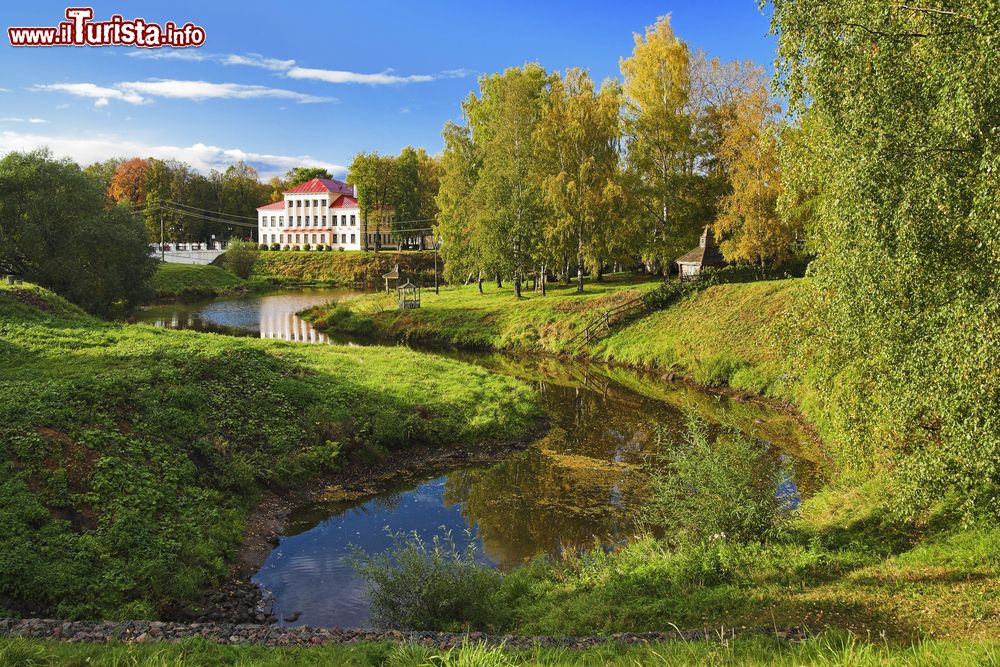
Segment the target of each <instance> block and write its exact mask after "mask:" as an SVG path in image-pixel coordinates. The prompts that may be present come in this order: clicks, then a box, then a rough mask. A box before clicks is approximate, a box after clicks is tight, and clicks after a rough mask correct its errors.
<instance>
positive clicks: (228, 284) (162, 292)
mask: <svg viewBox="0 0 1000 667" xmlns="http://www.w3.org/2000/svg"><path fill="white" fill-rule="evenodd" d="M148 285H149V288H150V289H152V290H153V294H154V295H155V296H156V298H157V299H172V298H177V299H194V298H199V297H209V296H214V295H216V294H223V293H225V292H230V291H233V290H237V289H241V288H244V287H246V286H247V285H248V283H247V281H245V280H243V279H242V278H240V277H239V276H236V275H234V274H232V273H230V272H229V271H226V270H225V269H223V268H221V267H218V266H214V265H212V264H205V265H202V264H170V263H167V262H164V263H161V264H160V265H159V266H157V267H156V273H154V274H153V275H152V277H150V279H149V283H148Z"/></svg>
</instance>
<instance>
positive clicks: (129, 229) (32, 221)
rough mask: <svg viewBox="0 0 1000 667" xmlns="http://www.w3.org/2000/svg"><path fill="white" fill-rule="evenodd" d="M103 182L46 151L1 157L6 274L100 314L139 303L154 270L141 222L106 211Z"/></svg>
mask: <svg viewBox="0 0 1000 667" xmlns="http://www.w3.org/2000/svg"><path fill="white" fill-rule="evenodd" d="M105 202H106V199H105V191H104V188H103V184H102V183H101V182H100V181H99V180H98V179H96V178H93V177H92V176H90V175H88V174H85V173H84V172H83V171H82V170H81V169H80V168H79V166H77V165H76V164H74V163H73V162H71V161H69V160H56V159H54V158H53V157H52V155H51V153H49V152H48V151H47V150H37V151H33V152H30V153H9V154H8V155H6V156H5V157H4V158H3V159H2V160H0V272H3V273H14V274H16V275H18V276H20V277H21V278H23V279H24V280H28V281H31V282H35V283H38V284H40V285H42V286H44V287H48V288H49V289H52V290H54V291H55V292H57V293H59V294H61V295H62V296H64V297H66V298H67V299H69V300H70V301H73V302H74V303H76V304H78V305H80V306H81V307H83V308H85V309H86V310H89V311H90V312H93V313H96V314H102V315H106V314H110V313H112V312H114V311H116V310H119V309H123V308H127V307H129V306H131V305H132V304H134V303H136V302H137V301H138V300H139V299H140V298H141V297H142V296H143V295H144V292H145V282H146V279H147V278H148V277H149V276H150V275H151V274H152V272H153V270H154V268H155V260H154V259H152V258H151V257H150V255H149V246H148V245H147V244H146V240H145V237H144V234H143V231H142V222H141V220H139V219H138V218H137V217H136V216H135V215H133V214H132V213H131V212H130V211H129V210H128V208H127V207H124V206H116V207H113V208H112V209H111V210H108V209H106V207H105Z"/></svg>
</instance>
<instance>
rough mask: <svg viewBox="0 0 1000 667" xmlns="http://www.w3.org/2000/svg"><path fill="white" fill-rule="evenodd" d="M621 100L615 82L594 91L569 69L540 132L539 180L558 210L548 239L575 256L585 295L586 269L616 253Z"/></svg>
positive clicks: (553, 90)
mask: <svg viewBox="0 0 1000 667" xmlns="http://www.w3.org/2000/svg"><path fill="white" fill-rule="evenodd" d="M620 100H621V92H620V90H619V88H618V86H617V85H616V84H614V83H613V82H605V84H604V85H603V86H601V88H600V90H598V91H595V89H594V82H593V81H592V80H591V78H590V76H589V75H588V74H587V73H586V72H585V71H583V70H579V69H571V70H568V71H567V72H566V76H565V78H563V79H556V80H554V81H553V82H552V85H551V86H550V89H549V93H548V96H547V98H546V102H545V106H544V109H543V111H542V116H541V121H540V122H539V124H538V130H537V132H536V140H537V142H538V150H539V166H538V169H539V179H540V182H541V183H542V188H543V192H544V196H545V201H546V202H547V203H548V204H549V206H551V207H552V209H553V211H554V216H553V222H552V224H551V225H550V226H548V227H547V228H546V237H547V239H548V240H549V242H551V243H556V244H562V245H563V246H564V247H565V248H566V249H567V254H569V253H572V254H571V255H570V256H572V257H573V258H574V259H575V263H576V274H577V291H578V292H582V291H583V273H584V268H585V267H589V268H590V269H592V270H593V271H595V272H599V271H600V270H601V267H602V266H603V263H604V262H605V261H607V259H608V258H609V256H610V255H611V254H612V249H611V243H610V239H611V238H612V236H613V234H612V228H613V225H614V224H615V223H616V222H617V218H616V215H615V214H616V210H617V204H619V203H620V202H621V201H622V199H623V193H622V188H621V184H620V181H619V179H618V174H619V169H618V166H619V161H618V156H619V154H618V141H619V137H620V125H619V115H618V111H619V108H620Z"/></svg>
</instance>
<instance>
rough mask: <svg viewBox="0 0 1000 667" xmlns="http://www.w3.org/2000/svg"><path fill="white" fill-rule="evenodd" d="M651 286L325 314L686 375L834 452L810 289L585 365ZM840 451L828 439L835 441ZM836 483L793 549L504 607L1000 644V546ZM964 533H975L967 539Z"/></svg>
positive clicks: (748, 293)
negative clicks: (787, 339)
mask: <svg viewBox="0 0 1000 667" xmlns="http://www.w3.org/2000/svg"><path fill="white" fill-rule="evenodd" d="M654 287H655V285H654V284H652V283H627V282H621V283H615V282H610V283H608V284H605V285H593V284H588V285H587V292H585V293H584V294H583V295H577V294H575V293H574V292H573V291H572V289H571V288H570V289H556V290H553V291H551V292H550V294H549V295H548V296H546V297H541V296H539V295H537V294H535V293H526V297H525V298H524V299H522V300H520V301H518V300H516V299H514V297H513V294H512V291H511V290H510V289H506V288H505V289H502V290H498V289H497V288H496V287H495V286H487V294H485V295H480V294H479V293H478V290H477V289H476V287H475V286H471V287H458V288H449V289H447V290H443V291H442V293H441V294H440V296H435V295H433V294H427V293H425V297H424V303H423V304H422V307H421V308H420V309H419V310H410V311H398V310H395V309H394V308H393V307H392V304H391V303H389V302H388V301H387V300H386V299H385V298H384V297H379V296H371V297H367V298H362V299H359V300H356V301H352V302H348V303H344V304H338V305H337V306H332V307H325V308H317V309H315V310H314V311H313V312H312V313H310V317H311V318H312V319H313V321H314V322H316V323H317V324H318V325H319V326H320V327H327V328H330V329H335V330H339V331H349V332H352V333H359V334H368V335H374V336H377V337H379V338H383V339H389V340H394V339H410V340H418V341H421V342H427V343H442V344H453V345H460V346H470V347H481V348H495V349H508V350H524V351H542V352H550V353H572V354H580V353H582V354H583V355H584V356H589V357H591V358H594V359H598V360H605V361H613V362H617V363H624V364H628V365H632V366H638V367H645V368H653V369H657V370H658V372H661V373H663V374H666V373H667V372H677V373H679V374H680V375H682V376H685V377H689V378H692V379H694V380H695V381H697V382H699V383H701V384H704V385H714V386H730V387H735V388H738V389H741V390H745V391H748V392H752V393H758V394H763V395H768V396H773V397H777V398H781V399H784V400H788V401H790V402H792V403H795V404H796V405H798V406H799V407H800V408H802V410H803V413H804V414H805V416H806V417H807V419H809V421H811V422H812V423H813V424H814V425H815V426H817V427H818V429H819V430H820V432H821V434H823V435H824V436H830V441H834V438H835V436H836V434H831V433H830V432H829V430H828V429H829V424H828V422H827V421H826V420H825V416H824V413H823V410H822V396H819V395H818V394H816V392H815V391H813V390H812V389H810V388H809V386H808V384H807V383H806V382H804V381H803V378H804V377H807V376H808V374H809V373H810V372H811V366H810V364H811V363H812V360H811V359H809V358H799V357H797V356H795V355H793V354H790V353H789V352H788V351H787V348H786V347H785V343H783V342H782V340H783V337H782V336H781V335H780V334H781V332H782V330H783V329H786V328H787V327H789V326H790V325H789V323H788V321H787V318H789V317H791V316H792V313H793V312H794V311H795V308H793V306H794V305H795V304H796V303H797V302H798V300H799V299H802V298H803V297H804V295H805V294H806V293H807V289H806V288H807V287H808V282H807V279H785V280H775V281H765V282H754V283H740V284H722V285H715V286H710V287H707V288H705V289H703V290H701V291H699V292H697V293H695V294H693V295H691V296H688V297H685V298H683V299H681V300H680V301H678V302H676V303H674V304H673V305H671V306H670V307H668V308H665V309H663V310H660V311H656V312H653V313H650V314H648V315H646V316H644V317H641V318H638V319H636V320H633V321H631V322H626V323H623V324H622V325H620V326H618V327H616V328H614V329H613V330H612V331H611V332H610V333H609V334H608V335H607V336H605V337H604V338H601V339H599V340H597V341H595V342H594V343H592V344H591V345H590V346H588V347H587V348H586V349H583V350H581V349H580V348H572V347H570V346H568V345H567V344H566V341H567V340H568V339H569V338H571V337H572V335H573V333H574V332H576V331H578V330H580V328H581V327H583V326H585V324H586V323H587V322H589V321H590V320H591V319H592V318H593V317H595V316H596V315H597V314H599V313H601V312H603V311H604V310H606V309H607V308H609V307H611V306H614V305H616V304H618V303H622V302H624V301H626V300H628V299H629V298H633V297H634V296H635V295H636V294H639V293H642V292H643V291H644V290H650V289H653V288H654ZM824 440H826V438H824ZM832 472H833V471H832V470H827V473H828V475H829V476H830V477H831V478H833V479H834V480H835V482H834V485H833V486H828V487H827V488H826V489H825V490H823V491H822V492H820V493H819V494H817V495H816V496H814V497H812V498H810V499H809V500H807V501H806V502H805V503H804V505H803V506H802V507H801V508H800V510H799V512H798V513H797V516H796V518H795V519H794V521H793V522H792V523H791V524H790V525H789V526H788V528H787V532H786V533H784V535H783V537H782V539H780V540H766V541H764V542H752V543H750V544H744V543H739V542H736V543H734V542H731V541H729V540H723V541H720V542H718V543H712V544H707V545H705V544H702V545H693V546H692V545H687V546H685V547H684V548H680V549H677V548H675V547H673V546H670V545H668V544H666V543H664V542H662V541H659V540H655V539H652V538H647V539H641V540H639V541H636V542H634V543H632V544H629V545H626V546H624V547H621V548H620V549H618V550H616V551H615V552H614V553H613V554H605V553H604V552H603V551H600V550H598V551H594V552H592V553H588V554H585V555H581V556H578V557H570V558H568V559H566V560H565V561H563V562H561V563H551V562H546V561H541V562H539V563H536V564H533V565H531V566H529V567H526V568H522V569H519V570H516V571H515V572H513V573H511V574H510V575H508V576H507V577H506V578H505V580H504V583H503V591H502V592H501V593H500V595H501V596H506V597H504V599H505V604H506V609H507V612H508V613H507V614H506V615H505V616H503V617H498V618H497V619H496V622H497V623H499V624H501V625H503V626H505V627H506V628H507V629H513V630H515V631H517V632H526V633H541V634H556V635H558V634H590V633H611V632H627V631H640V630H662V629H664V627H666V626H668V625H669V624H671V623H672V624H676V625H678V626H679V627H699V626H702V625H709V626H720V627H721V626H726V627H740V626H750V627H758V626H765V627H766V626H769V625H771V624H772V623H774V624H777V625H778V626H782V625H805V626H808V627H811V628H817V629H819V628H836V629H842V630H850V631H855V632H857V633H858V634H860V635H862V636H867V635H868V633H871V634H872V636H881V635H882V634H885V635H887V636H890V637H895V638H909V639H912V638H914V637H922V636H948V637H965V638H977V639H979V638H985V637H990V636H995V634H996V633H997V632H998V631H1000V594H998V593H996V591H997V590H998V589H1000V587H998V584H1000V581H998V577H1000V556H998V555H997V554H1000V529H998V528H997V527H996V524H995V522H991V521H988V520H984V521H983V523H982V524H981V525H978V526H968V525H966V526H962V522H961V521H960V519H959V517H958V516H957V514H956V512H955V506H954V504H950V505H949V504H945V503H941V504H939V505H937V506H935V507H934V508H931V510H930V511H927V512H923V513H920V514H916V515H910V516H905V515H903V514H901V513H900V512H898V511H897V510H896V509H895V508H894V506H893V504H892V503H891V502H890V501H889V496H890V493H891V487H892V484H893V481H892V480H891V479H890V478H889V477H888V476H887V474H882V473H879V474H873V475H871V476H869V477H868V478H867V479H865V480H857V479H853V480H848V479H845V478H843V477H838V476H837V475H836V474H830V473H832ZM963 528H964V529H963Z"/></svg>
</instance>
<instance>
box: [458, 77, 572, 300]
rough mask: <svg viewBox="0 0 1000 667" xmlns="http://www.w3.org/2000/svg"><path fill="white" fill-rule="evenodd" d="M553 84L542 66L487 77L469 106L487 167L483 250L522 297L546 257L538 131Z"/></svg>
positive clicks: (479, 215)
mask: <svg viewBox="0 0 1000 667" xmlns="http://www.w3.org/2000/svg"><path fill="white" fill-rule="evenodd" d="M552 80H553V77H551V76H550V75H549V74H548V73H546V71H545V70H544V69H543V68H542V67H541V66H540V65H538V64H535V63H531V64H528V65H525V66H524V67H521V68H510V69H508V70H506V71H505V72H504V73H503V74H494V75H492V76H489V77H484V78H482V79H481V80H480V82H479V89H480V96H479V97H478V98H477V97H475V96H470V97H469V99H468V100H467V101H466V103H465V112H466V116H467V117H468V119H469V127H470V131H471V137H472V140H473V142H474V143H475V144H476V146H477V150H478V154H479V159H480V160H481V165H480V168H479V171H478V178H477V181H476V185H475V188H474V189H473V193H472V196H473V199H474V201H475V206H476V213H475V218H474V219H475V221H476V227H475V229H476V232H475V233H476V236H477V239H478V243H477V251H478V252H480V253H481V254H482V258H483V262H484V264H485V265H487V266H489V267H491V268H492V270H493V271H495V272H496V274H497V276H498V277H499V276H511V278H512V280H513V283H514V293H515V296H517V297H520V296H521V282H522V280H523V279H524V276H525V274H526V273H527V272H528V271H530V270H531V269H532V267H534V266H535V265H536V262H537V261H539V259H540V257H541V246H542V239H543V229H544V227H545V224H546V222H547V219H548V211H547V208H546V204H545V200H544V197H543V195H542V188H541V185H540V183H539V182H538V181H537V179H536V178H535V177H534V173H533V170H534V165H535V160H536V155H537V150H536V138H535V129H536V128H537V127H538V123H539V120H540V119H541V114H542V105H543V102H544V99H545V91H546V88H547V87H548V85H549V84H550V82H551V81H552Z"/></svg>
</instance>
